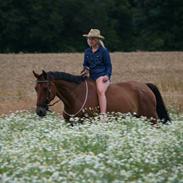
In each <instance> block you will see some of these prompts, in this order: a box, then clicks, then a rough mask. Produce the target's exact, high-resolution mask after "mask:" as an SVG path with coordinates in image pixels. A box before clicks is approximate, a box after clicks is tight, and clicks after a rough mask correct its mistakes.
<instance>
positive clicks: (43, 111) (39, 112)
mask: <svg viewBox="0 0 183 183" xmlns="http://www.w3.org/2000/svg"><path fill="white" fill-rule="evenodd" d="M46 112H47V110H46V108H44V107H40V106H37V108H36V114H37V115H38V116H40V117H44V116H46Z"/></svg>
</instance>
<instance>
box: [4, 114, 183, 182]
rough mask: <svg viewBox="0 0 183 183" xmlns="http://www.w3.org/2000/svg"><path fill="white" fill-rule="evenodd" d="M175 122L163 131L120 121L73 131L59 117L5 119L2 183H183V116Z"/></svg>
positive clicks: (90, 124)
mask: <svg viewBox="0 0 183 183" xmlns="http://www.w3.org/2000/svg"><path fill="white" fill-rule="evenodd" d="M171 117H172V118H173V122H172V123H171V124H169V125H160V128H154V127H152V126H151V125H150V124H149V123H147V122H145V121H144V119H137V118H133V117H131V116H126V118H124V117H123V116H122V115H117V116H114V115H113V116H110V117H109V119H108V123H102V122H100V120H99V119H98V118H97V117H96V118H91V119H86V120H85V122H84V124H76V125H74V126H73V127H71V126H70V125H68V124H66V123H65V122H64V121H63V120H62V119H61V118H60V117H59V116H57V115H56V114H49V115H48V116H47V117H45V118H43V119H40V118H39V117H37V116H36V115H35V114H32V113H30V112H18V113H15V114H11V115H9V116H4V117H1V118H0V182H1V183H5V182H7V183H8V182H18V183H21V182H26V183H27V182H36V183H39V182H41V183H42V182H49V183H51V182H59V183H60V182H61V183H64V182H65V183H66V182H69V183H72V182H73V183H76V182H78V183H84V182H88V183H90V182H91V183H100V182H101V183H105V182H106V183H107V182H113V183H119V182H134V183H136V182H139V183H140V182H146V183H156V182H158V183H161V182H162V183H164V182H172V183H174V182H175V183H177V182H183V115H181V114H179V115H178V114H171ZM75 121H77V119H75Z"/></svg>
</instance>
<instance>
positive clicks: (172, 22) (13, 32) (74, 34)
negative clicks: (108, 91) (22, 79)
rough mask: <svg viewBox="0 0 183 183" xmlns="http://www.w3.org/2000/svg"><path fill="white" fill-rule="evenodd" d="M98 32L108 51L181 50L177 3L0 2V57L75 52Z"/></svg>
mask: <svg viewBox="0 0 183 183" xmlns="http://www.w3.org/2000/svg"><path fill="white" fill-rule="evenodd" d="M90 28H98V29H100V30H101V32H102V34H103V35H104V37H105V44H106V45H107V47H108V48H109V49H110V50H111V51H136V50H145V51H146V50H148V51H156V50H162V51H169V50H183V36H182V33H183V1H182V0H93V1H91V0H23V1H22V0H0V52H3V53H7V52H76V51H77V52H78V51H79V52H80V51H83V49H84V48H85V47H86V41H85V39H84V38H83V37H82V34H84V33H88V31H89V30H90Z"/></svg>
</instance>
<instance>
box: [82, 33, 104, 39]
mask: <svg viewBox="0 0 183 183" xmlns="http://www.w3.org/2000/svg"><path fill="white" fill-rule="evenodd" d="M83 37H87V38H92V37H93V38H99V39H104V37H103V36H91V35H88V34H83Z"/></svg>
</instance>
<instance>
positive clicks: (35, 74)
mask: <svg viewBox="0 0 183 183" xmlns="http://www.w3.org/2000/svg"><path fill="white" fill-rule="evenodd" d="M32 72H33V74H34V76H35V77H36V78H38V77H39V74H37V73H36V72H35V71H34V70H33V71H32Z"/></svg>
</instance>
